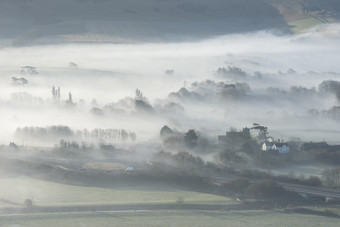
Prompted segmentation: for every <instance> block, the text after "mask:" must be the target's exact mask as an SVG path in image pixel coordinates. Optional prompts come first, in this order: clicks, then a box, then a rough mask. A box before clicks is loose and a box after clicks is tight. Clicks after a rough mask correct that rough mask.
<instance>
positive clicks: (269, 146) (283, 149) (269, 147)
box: [262, 141, 290, 154]
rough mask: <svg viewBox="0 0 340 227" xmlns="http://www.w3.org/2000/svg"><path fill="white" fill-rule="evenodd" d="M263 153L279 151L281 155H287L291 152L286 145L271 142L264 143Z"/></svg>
mask: <svg viewBox="0 0 340 227" xmlns="http://www.w3.org/2000/svg"><path fill="white" fill-rule="evenodd" d="M262 150H263V151H278V152H279V153H280V154H286V153H289V152H290V148H289V146H288V144H286V143H271V142H268V141H266V142H263V144H262Z"/></svg>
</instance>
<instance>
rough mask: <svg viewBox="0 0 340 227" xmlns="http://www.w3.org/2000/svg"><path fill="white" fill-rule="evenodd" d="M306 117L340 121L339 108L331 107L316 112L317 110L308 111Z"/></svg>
mask: <svg viewBox="0 0 340 227" xmlns="http://www.w3.org/2000/svg"><path fill="white" fill-rule="evenodd" d="M307 114H308V116H310V117H322V118H326V119H332V120H339V119H340V106H333V107H331V108H330V109H328V110H321V111H319V110H317V109H314V108H313V109H309V110H308V111H307Z"/></svg>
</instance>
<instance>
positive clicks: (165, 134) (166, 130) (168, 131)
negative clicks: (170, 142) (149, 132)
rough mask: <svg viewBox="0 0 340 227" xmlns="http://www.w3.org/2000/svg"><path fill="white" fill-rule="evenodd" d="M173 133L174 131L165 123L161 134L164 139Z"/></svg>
mask: <svg viewBox="0 0 340 227" xmlns="http://www.w3.org/2000/svg"><path fill="white" fill-rule="evenodd" d="M172 135H173V131H172V130H171V128H169V127H168V126H167V125H164V126H163V128H162V129H161V132H160V136H161V138H162V139H164V138H167V137H169V136H172Z"/></svg>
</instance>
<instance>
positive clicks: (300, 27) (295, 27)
mask: <svg viewBox="0 0 340 227" xmlns="http://www.w3.org/2000/svg"><path fill="white" fill-rule="evenodd" d="M323 23H324V22H322V21H321V20H320V19H317V18H315V17H309V18H305V19H302V20H297V21H292V22H289V23H288V24H289V25H290V26H292V32H294V33H301V32H304V31H307V30H308V29H311V28H313V27H315V26H317V25H320V24H323Z"/></svg>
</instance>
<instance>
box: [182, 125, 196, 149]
mask: <svg viewBox="0 0 340 227" xmlns="http://www.w3.org/2000/svg"><path fill="white" fill-rule="evenodd" d="M197 139H198V136H197V135H196V132H195V130H193V129H190V130H189V131H188V132H187V133H185V136H184V142H185V145H187V146H188V147H189V148H194V147H195V146H196V145H197Z"/></svg>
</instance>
